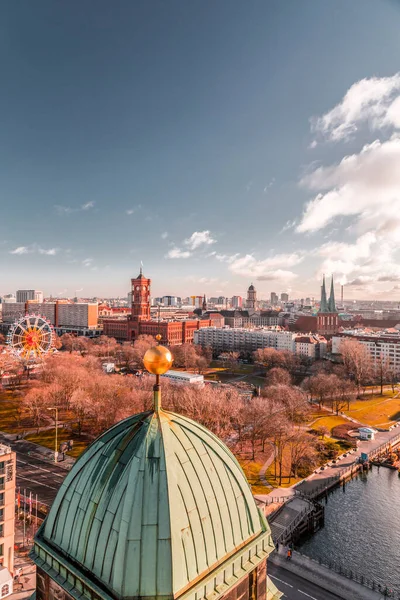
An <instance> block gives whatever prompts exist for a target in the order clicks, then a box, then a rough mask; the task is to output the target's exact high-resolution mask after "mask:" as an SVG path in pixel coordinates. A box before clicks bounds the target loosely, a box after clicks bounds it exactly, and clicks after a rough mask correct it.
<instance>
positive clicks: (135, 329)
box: [103, 269, 216, 346]
mask: <svg viewBox="0 0 400 600" xmlns="http://www.w3.org/2000/svg"><path fill="white" fill-rule="evenodd" d="M131 286H132V312H131V314H130V315H129V316H128V317H127V318H124V317H122V318H104V319H103V333H104V335H107V336H110V337H114V338H115V339H117V340H118V341H129V342H134V341H135V340H137V338H138V337H139V336H140V335H151V336H155V335H157V334H160V335H161V340H162V343H163V344H166V345H168V346H177V345H181V344H191V343H192V342H193V335H194V332H195V331H196V330H198V329H201V328H203V327H210V326H211V325H213V324H216V321H213V320H212V319H211V318H210V319H199V318H198V319H189V318H187V314H185V318H182V319H180V320H176V319H170V318H168V319H161V318H152V317H151V312H150V292H151V279H148V278H147V277H145V276H144V275H143V272H142V269H140V273H139V276H138V277H136V278H134V279H132V280H131ZM199 298H201V301H202V303H204V300H205V297H204V296H199Z"/></svg>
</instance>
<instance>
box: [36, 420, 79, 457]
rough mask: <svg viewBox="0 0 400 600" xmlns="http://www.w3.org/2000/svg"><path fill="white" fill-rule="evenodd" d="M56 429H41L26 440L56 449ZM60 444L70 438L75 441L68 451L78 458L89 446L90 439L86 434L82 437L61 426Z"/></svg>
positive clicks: (59, 432)
mask: <svg viewBox="0 0 400 600" xmlns="http://www.w3.org/2000/svg"><path fill="white" fill-rule="evenodd" d="M55 433H56V432H55V429H46V430H45V431H40V432H39V433H31V434H29V435H27V436H26V438H25V439H26V440H27V441H28V442H35V444H39V445H40V446H44V447H45V448H50V450H54V444H55ZM57 438H58V445H59V444H60V443H61V442H67V441H68V440H71V439H72V440H73V441H74V446H73V448H72V450H70V452H67V453H66V455H67V456H73V457H74V458H78V456H80V455H81V454H82V452H83V451H84V450H85V448H87V446H88V445H89V444H90V440H88V439H85V437H84V436H81V437H80V438H79V437H77V436H75V435H74V434H73V433H71V431H70V430H67V429H63V428H61V427H60V428H59V429H58V435H57Z"/></svg>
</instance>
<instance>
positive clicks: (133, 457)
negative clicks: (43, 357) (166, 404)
mask: <svg viewBox="0 0 400 600" xmlns="http://www.w3.org/2000/svg"><path fill="white" fill-rule="evenodd" d="M35 542H36V544H35V550H34V559H35V562H36V563H37V564H38V566H41V567H42V568H48V565H49V564H50V563H49V560H48V556H49V555H51V556H52V557H53V558H52V561H53V562H52V563H51V564H52V568H53V570H54V569H55V567H54V564H55V563H56V564H62V565H64V567H65V566H67V570H68V565H70V566H71V569H72V571H71V572H72V573H75V574H77V573H78V574H79V573H81V574H83V575H85V577H86V578H87V579H88V580H89V582H92V583H95V584H96V586H97V588H93V586H92V588H91V589H97V591H96V594H97V595H100V596H102V597H111V598H115V597H116V598H139V597H140V598H146V597H147V598H153V599H154V598H176V597H178V596H182V595H183V596H185V595H187V594H185V593H186V592H187V591H188V590H189V589H192V588H193V586H196V583H198V584H199V586H200V587H198V589H197V591H196V594H195V596H193V597H196V599H200V598H202V597H203V596H204V595H206V594H207V595H208V593H209V591H210V590H208V591H207V589H208V588H207V585H208V584H207V581H209V582H211V583H210V585H211V586H212V589H213V591H214V592H215V589H216V585H217V584H216V582H217V578H218V573H219V575H220V576H221V577H222V579H221V577H220V579H221V581H220V582H219V585H220V586H222V587H221V590H220V591H221V592H222V590H223V588H224V589H228V588H229V587H231V586H232V585H234V584H235V582H236V581H237V580H238V579H240V577H243V576H244V574H246V572H248V570H249V569H250V567H251V569H254V566H255V565H257V564H258V563H260V562H261V561H262V560H264V559H265V558H266V556H267V555H268V554H269V553H270V552H271V550H272V545H271V539H270V534H269V528H268V525H267V524H266V521H265V519H264V517H263V516H261V514H260V512H259V511H258V509H257V507H256V504H255V501H254V499H253V496H252V493H251V490H250V487H249V485H248V482H247V480H246V477H245V476H244V474H243V471H242V469H241V468H240V465H239V464H238V462H237V461H236V459H235V458H234V456H233V454H232V453H231V452H230V451H229V450H228V448H227V447H226V446H225V445H224V444H223V443H222V442H221V441H220V440H219V439H218V438H217V437H216V436H215V435H213V434H212V433H211V432H210V431H208V430H207V429H205V428H204V427H202V426H201V425H199V424H198V423H196V422H194V421H192V420H190V419H188V418H186V417H183V416H179V415H176V414H174V413H170V412H167V411H160V412H147V413H142V414H139V415H135V416H133V417H130V418H128V419H126V420H124V421H122V422H120V423H118V424H117V425H115V426H114V427H112V428H111V429H109V430H108V431H107V432H106V433H104V434H103V435H101V436H100V437H99V438H98V439H97V440H96V441H95V442H93V444H92V445H91V446H90V447H89V448H88V449H87V450H86V452H85V453H84V454H83V455H82V456H81V457H80V459H79V460H78V461H77V462H76V464H75V465H74V467H73V468H72V470H71V471H70V473H69V474H68V476H67V477H66V479H65V481H64V483H63V485H62V486H61V488H60V490H59V492H58V495H57V497H56V500H55V502H54V504H53V506H52V508H51V510H50V513H49V515H48V517H47V519H46V521H45V523H44V525H43V526H42V528H41V529H40V531H39V532H38V535H37V537H36V540H35ZM45 564H47V567H45V566H43V565H45ZM246 565H247V566H246ZM64 570H65V569H64ZM49 572H50V571H49ZM60 573H61V569H60ZM207 578H208V579H207ZM71 581H72V580H71ZM74 581H75V580H74ZM71 585H72V584H71ZM99 590H103V591H104V592H105V594H103V593H100V592H99ZM198 590H200V591H198ZM70 593H71V594H72V592H70ZM72 595H74V594H72ZM218 595H219V594H218V593H217V594H216V597H218Z"/></svg>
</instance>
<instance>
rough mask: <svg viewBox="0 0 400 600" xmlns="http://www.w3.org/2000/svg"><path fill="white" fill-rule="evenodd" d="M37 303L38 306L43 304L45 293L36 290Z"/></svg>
mask: <svg viewBox="0 0 400 600" xmlns="http://www.w3.org/2000/svg"><path fill="white" fill-rule="evenodd" d="M35 302H37V303H38V304H42V302H43V292H41V291H40V290H35Z"/></svg>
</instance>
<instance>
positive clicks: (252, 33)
mask: <svg viewBox="0 0 400 600" xmlns="http://www.w3.org/2000/svg"><path fill="white" fill-rule="evenodd" d="M399 27H400V5H399V3H398V2H397V1H394V0H393V1H392V0H352V1H351V2H349V1H348V0H335V1H334V2H321V1H320V0H302V1H301V2H299V1H298V0H286V1H285V2H280V1H278V0H250V1H248V2H243V1H242V0H218V2H215V0H202V1H196V0H194V1H193V2H187V1H186V0H170V1H168V2H165V0H160V1H157V0H148V1H147V2H139V1H138V2H136V1H132V0H116V1H115V2H109V0H96V2H94V1H90V0H87V1H84V2H82V1H81V0H70V1H68V2H61V1H58V0H37V1H36V2H32V1H31V0H20V1H19V2H15V1H14V0H4V2H2V3H1V6H0V64H1V73H2V91H1V94H0V155H1V160H0V181H1V189H0V209H1V210H0V222H1V228H0V294H4V293H9V292H14V291H15V290H16V289H17V288H31V287H34V288H36V289H43V290H44V291H45V293H46V294H49V293H53V294H58V293H62V294H67V295H71V296H73V295H75V290H79V289H82V292H81V293H82V294H83V295H94V294H97V295H110V296H111V295H124V294H126V292H127V291H128V289H129V278H130V277H131V276H134V275H136V274H137V272H138V270H139V266H140V261H141V260H142V261H143V263H144V270H145V274H146V275H148V276H150V277H152V279H153V293H154V294H155V295H159V294H178V295H186V294H189V293H193V294H202V293H206V294H207V295H214V294H215V293H218V294H226V295H232V294H244V293H245V290H246V288H247V287H248V285H249V284H250V283H251V282H254V284H255V285H256V287H257V289H258V290H259V296H262V297H266V296H267V295H269V293H270V292H271V291H272V290H273V291H276V292H281V291H287V290H289V291H290V293H291V295H292V296H304V295H312V294H318V290H319V284H320V278H321V275H322V273H326V274H331V273H334V276H335V278H336V280H337V281H338V282H342V283H345V284H346V293H345V296H346V297H353V298H356V297H357V298H367V297H374V298H391V299H397V298H398V297H400V261H399V258H400V253H399V251H398V247H399V242H400V36H399Z"/></svg>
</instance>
